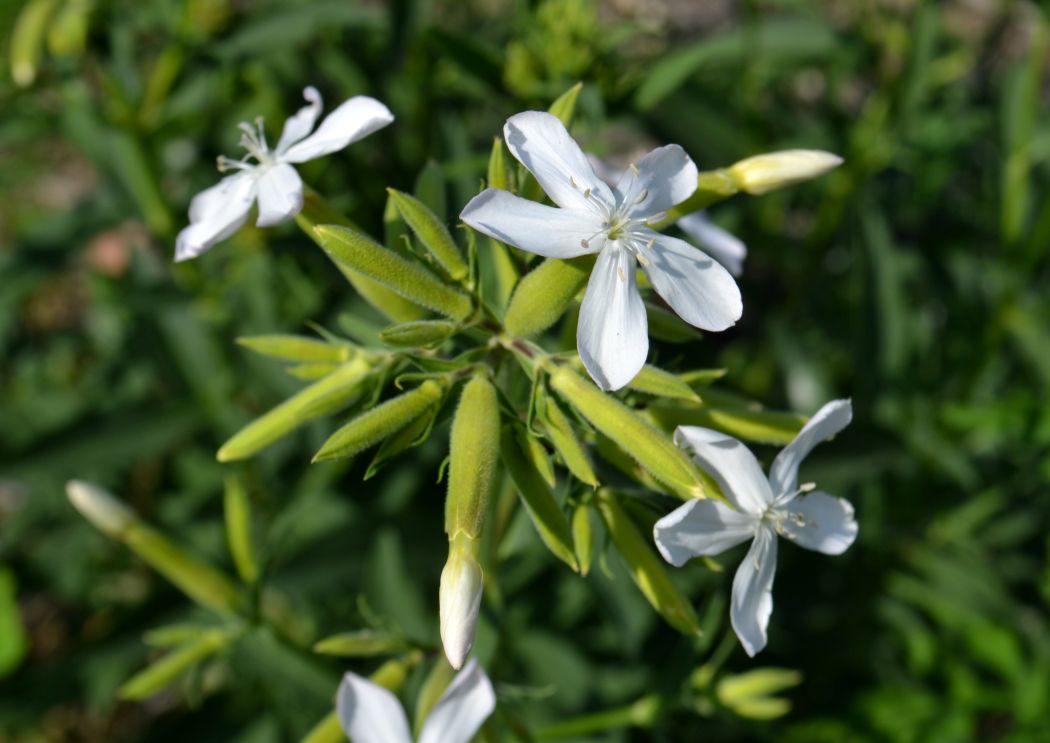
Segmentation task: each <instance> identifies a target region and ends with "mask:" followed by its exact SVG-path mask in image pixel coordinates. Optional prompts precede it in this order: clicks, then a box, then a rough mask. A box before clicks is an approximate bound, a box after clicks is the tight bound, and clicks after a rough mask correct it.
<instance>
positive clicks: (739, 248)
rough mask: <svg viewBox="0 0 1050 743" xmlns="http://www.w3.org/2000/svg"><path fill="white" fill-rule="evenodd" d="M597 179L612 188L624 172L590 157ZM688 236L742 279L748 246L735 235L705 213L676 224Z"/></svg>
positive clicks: (690, 216) (589, 160) (688, 216)
mask: <svg viewBox="0 0 1050 743" xmlns="http://www.w3.org/2000/svg"><path fill="white" fill-rule="evenodd" d="M587 162H589V163H590V164H591V168H593V169H594V173H595V175H597V176H598V177H599V178H601V179H602V180H603V181H605V182H606V184H608V185H610V186H612V185H615V184H616V182H617V181H619V180H620V179H621V178H622V177H623V174H624V171H622V170H618V169H616V168H615V167H611V166H610V165H609V164H608V163H607V162H605V161H604V160H602V159H601V158H600V157H598V156H596V155H592V154H590V153H588V154H587ZM675 225H677V226H678V227H679V228H681V230H682V231H683V232H685V234H687V235H688V236H689V237H691V238H692V239H693V240H695V241H696V243H697V245H699V246H700V247H701V248H702V249H703V250H704V252H705V253H707V254H708V255H709V256H711V257H712V258H714V259H715V260H716V261H718V262H719V263H721V264H722V265H723V266H724V267H725V269H726V270H727V271H729V273H731V274H732V275H733V276H735V277H739V276H740V274H742V273H743V272H744V259H745V258H746V257H747V246H745V245H744V243H743V241H742V240H741V239H740V238H738V237H737V236H736V235H733V234H731V233H730V232H727V231H726V230H724V229H722V228H721V227H719V226H718V225H717V224H715V223H714V222H712V221H711V220H710V219H708V217H707V215H706V214H704V213H703V212H693V213H692V214H686V215H685V216H684V217H682V218H681V219H679V220H678V221H677V222H675Z"/></svg>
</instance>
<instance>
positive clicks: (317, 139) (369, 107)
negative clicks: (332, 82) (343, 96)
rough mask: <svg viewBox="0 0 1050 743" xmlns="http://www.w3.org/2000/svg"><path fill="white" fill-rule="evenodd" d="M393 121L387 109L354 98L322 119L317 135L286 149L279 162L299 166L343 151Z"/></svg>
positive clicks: (365, 100) (315, 133)
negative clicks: (307, 161)
mask: <svg viewBox="0 0 1050 743" xmlns="http://www.w3.org/2000/svg"><path fill="white" fill-rule="evenodd" d="M393 120H394V115H393V114H392V113H390V109H388V108H387V107H386V106H384V105H383V104H382V103H380V102H379V101H377V100H376V99H375V98H369V97H368V96H366V95H356V96H354V97H353V98H351V99H350V100H348V101H346V102H344V103H343V104H342V105H340V106H339V108H337V109H335V110H334V111H332V113H330V114H328V116H326V117H325V119H324V121H322V122H321V125H320V126H319V127H317V131H316V132H314V133H313V134H311V135H310V136H309V137H307V138H306V139H304V140H302V141H300V142H297V143H296V144H294V145H292V146H291V147H289V148H288V151H287V152H285V153H284V154H283V155H282V156H281V160H282V161H284V162H288V163H301V162H305V161H306V160H313V159H314V158H315V157H321V156H322V155H327V154H329V153H331V152H336V151H338V150H341V149H343V148H344V147H346V146H347V145H349V144H350V143H352V142H356V141H357V140H359V139H361V138H362V137H367V136H368V135H369V134H371V133H372V132H374V131H377V130H379V129H382V128H383V127H384V126H386V125H387V124H389V123H390V122H391V121H393Z"/></svg>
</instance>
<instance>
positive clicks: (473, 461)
mask: <svg viewBox="0 0 1050 743" xmlns="http://www.w3.org/2000/svg"><path fill="white" fill-rule="evenodd" d="M499 445H500V430H499V401H498V399H497V397H496V389H495V388H494V387H493V386H492V383H491V382H489V380H488V379H486V378H485V377H484V376H476V377H474V378H473V379H471V380H470V381H469V382H467V385H466V386H465V387H464V388H463V396H462V397H461V398H460V400H459V407H458V408H457V409H456V417H455V418H454V419H453V421H452V433H451V435H450V436H449V472H448V496H447V497H446V500H445V531H446V532H447V533H448V536H449V539H454V538H455V537H456V536H457V535H459V534H463V535H465V536H467V537H470V538H472V539H473V538H476V537H477V536H478V535H479V534H481V527H482V523H483V522H484V519H485V504H486V503H487V501H488V497H489V494H490V493H491V492H492V486H493V483H494V481H495V478H496V462H497V460H498V459H499Z"/></svg>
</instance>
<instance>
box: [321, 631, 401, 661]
mask: <svg viewBox="0 0 1050 743" xmlns="http://www.w3.org/2000/svg"><path fill="white" fill-rule="evenodd" d="M408 649H409V646H408V645H407V644H406V643H405V641H404V640H403V639H402V638H400V637H397V636H395V635H392V634H390V633H388V632H381V631H379V630H374V629H363V630H357V631H356V632H343V633H341V634H338V635H332V636H331V637H326V638H325V639H323V640H320V641H318V642H317V643H315V644H314V652H315V653H321V654H322V655H339V656H342V657H345V658H366V657H369V656H373V655H388V654H391V653H401V652H404V651H406V650H408Z"/></svg>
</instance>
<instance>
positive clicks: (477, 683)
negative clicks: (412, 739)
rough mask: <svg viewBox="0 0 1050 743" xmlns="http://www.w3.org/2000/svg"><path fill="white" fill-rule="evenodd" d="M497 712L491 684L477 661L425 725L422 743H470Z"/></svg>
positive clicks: (461, 675) (447, 692)
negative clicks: (487, 720) (483, 724)
mask: <svg viewBox="0 0 1050 743" xmlns="http://www.w3.org/2000/svg"><path fill="white" fill-rule="evenodd" d="M494 709H496V693H495V692H494V691H493V690H492V682H491V681H489V677H488V676H486V675H485V671H484V670H482V668H481V666H479V665H478V662H477V661H476V660H471V661H470V662H469V663H467V665H466V666H464V668H463V670H462V671H460V672H459V673H458V674H457V675H456V678H454V679H453V680H452V683H451V684H450V685H449V687H448V689H446V690H445V693H444V694H442V695H441V699H439V700H438V703H437V704H435V705H434V709H432V710H431V712H430V716H429V717H427V720H426V722H424V723H423V730H422V731H421V732H420V733H419V743H467V742H468V741H469V740H470V739H471V738H473V737H474V733H476V732H477V731H478V728H480V727H481V723H483V722H485V720H486V719H488V717H489V715H491V714H492V711H493V710H494Z"/></svg>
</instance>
